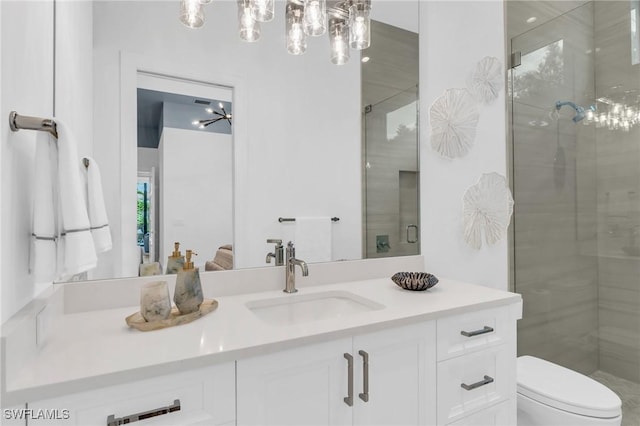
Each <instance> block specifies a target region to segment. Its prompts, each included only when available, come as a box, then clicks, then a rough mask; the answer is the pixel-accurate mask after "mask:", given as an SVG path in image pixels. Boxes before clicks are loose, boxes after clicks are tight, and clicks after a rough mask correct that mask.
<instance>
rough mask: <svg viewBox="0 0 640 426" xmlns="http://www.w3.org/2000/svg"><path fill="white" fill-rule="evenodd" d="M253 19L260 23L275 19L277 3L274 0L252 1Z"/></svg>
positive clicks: (250, 3)
mask: <svg viewBox="0 0 640 426" xmlns="http://www.w3.org/2000/svg"><path fill="white" fill-rule="evenodd" d="M249 5H250V7H251V13H253V19H255V20H256V21H258V22H269V21H271V20H272V19H273V15H274V9H275V2H274V0H251V1H250V2H249Z"/></svg>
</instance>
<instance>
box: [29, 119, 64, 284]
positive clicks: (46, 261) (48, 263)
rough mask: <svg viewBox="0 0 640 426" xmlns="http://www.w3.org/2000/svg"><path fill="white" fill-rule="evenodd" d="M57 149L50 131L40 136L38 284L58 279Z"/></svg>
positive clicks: (35, 240)
mask: <svg viewBox="0 0 640 426" xmlns="http://www.w3.org/2000/svg"><path fill="white" fill-rule="evenodd" d="M56 162H57V151H56V147H55V141H54V140H53V137H52V136H51V135H50V134H49V133H46V132H38V135H37V136H36V157H35V176H34V197H33V218H32V219H33V222H32V229H31V253H30V255H31V259H30V266H31V273H32V274H33V276H34V280H35V282H36V283H50V282H53V280H54V278H56V267H57V260H56V239H57V231H56V229H57V217H56V216H57V215H56V213H57V208H56V196H55V194H56V191H57V188H56V184H55V183H56V179H53V176H54V175H55V172H54V171H55V170H56V169H57V167H56Z"/></svg>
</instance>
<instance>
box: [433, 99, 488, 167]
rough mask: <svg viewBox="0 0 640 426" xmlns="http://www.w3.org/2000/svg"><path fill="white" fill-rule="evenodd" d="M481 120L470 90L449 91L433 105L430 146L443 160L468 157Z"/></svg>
mask: <svg viewBox="0 0 640 426" xmlns="http://www.w3.org/2000/svg"><path fill="white" fill-rule="evenodd" d="M478 117H479V114H478V109H477V107H476V101H475V99H474V98H473V96H471V93H469V91H468V90H467V89H447V90H446V91H445V92H444V95H442V96H440V97H439V98H438V99H436V101H435V102H434V103H433V105H431V109H430V114H429V122H430V124H431V147H432V148H433V149H434V150H435V151H436V152H437V153H439V154H440V155H442V156H443V157H447V158H456V157H463V156H465V155H466V154H467V153H468V152H469V149H470V148H471V147H472V146H473V141H474V139H475V136H476V126H477V125H478Z"/></svg>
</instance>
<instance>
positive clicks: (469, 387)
mask: <svg viewBox="0 0 640 426" xmlns="http://www.w3.org/2000/svg"><path fill="white" fill-rule="evenodd" d="M493 381H494V380H493V377H489V376H484V380H480V381H479V382H476V383H472V384H470V385H468V384H466V383H461V384H460V386H461V387H462V388H463V389H465V390H468V391H470V390H474V389H477V388H479V387H481V386H484V385H488V384H489V383H493Z"/></svg>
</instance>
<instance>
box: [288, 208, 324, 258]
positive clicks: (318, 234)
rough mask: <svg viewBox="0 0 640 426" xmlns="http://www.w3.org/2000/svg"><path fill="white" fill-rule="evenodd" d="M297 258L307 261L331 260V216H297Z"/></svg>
mask: <svg viewBox="0 0 640 426" xmlns="http://www.w3.org/2000/svg"><path fill="white" fill-rule="evenodd" d="M295 245H296V258H298V259H300V260H304V261H305V262H307V263H313V262H330V261H331V260H332V257H331V245H332V238H331V218H330V217H297V218H296V238H295Z"/></svg>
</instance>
